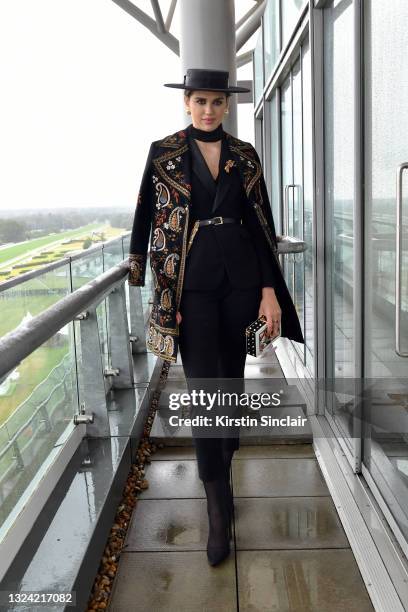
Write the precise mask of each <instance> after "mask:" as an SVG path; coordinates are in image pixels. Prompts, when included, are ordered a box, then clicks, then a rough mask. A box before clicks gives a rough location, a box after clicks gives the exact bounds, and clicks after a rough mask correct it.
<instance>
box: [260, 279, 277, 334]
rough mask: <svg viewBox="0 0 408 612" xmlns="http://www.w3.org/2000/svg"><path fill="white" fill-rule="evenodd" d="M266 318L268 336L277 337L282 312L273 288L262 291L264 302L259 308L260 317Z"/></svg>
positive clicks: (262, 301) (265, 288)
mask: <svg viewBox="0 0 408 612" xmlns="http://www.w3.org/2000/svg"><path fill="white" fill-rule="evenodd" d="M262 315H263V316H264V317H265V318H266V323H267V326H268V335H269V336H275V335H276V334H278V333H279V330H280V324H281V315H282V311H281V309H280V306H279V302H278V300H277V298H276V295H275V290H274V289H273V287H264V288H263V289H262V300H261V304H260V306H259V314H258V316H259V317H261V316H262Z"/></svg>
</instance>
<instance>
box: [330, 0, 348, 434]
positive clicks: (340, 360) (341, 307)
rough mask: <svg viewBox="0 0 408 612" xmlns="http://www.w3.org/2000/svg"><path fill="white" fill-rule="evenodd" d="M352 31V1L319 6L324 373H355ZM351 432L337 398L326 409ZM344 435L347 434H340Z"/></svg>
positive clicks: (340, 374)
mask: <svg viewBox="0 0 408 612" xmlns="http://www.w3.org/2000/svg"><path fill="white" fill-rule="evenodd" d="M353 32H354V8H353V4H352V3H350V2H346V1H344V0H336V1H335V2H333V3H332V5H331V6H329V7H328V8H326V9H325V10H324V125H325V137H324V151H325V210H326V252H325V253H326V282H327V288H328V293H329V296H328V298H329V302H328V309H327V315H328V316H327V324H328V328H327V337H328V345H327V352H326V355H327V359H328V364H327V365H328V372H329V373H330V374H329V376H333V377H334V378H343V377H353V376H355V366H354V338H355V332H354V321H353V308H354V304H353V286H354V275H353V269H354V268H353V259H354V223H353V207H354V155H355V143H354V112H355V111H354V99H355V98H354V60H355V57H354V48H353V44H350V40H353ZM331 410H332V411H333V416H334V417H335V419H336V420H337V422H338V424H339V426H340V427H341V428H342V429H343V430H344V431H345V432H347V433H348V435H351V436H352V435H353V432H352V431H351V430H350V428H351V427H352V423H353V421H352V420H351V419H349V418H348V414H347V410H344V412H343V410H342V400H341V399H336V398H334V405H333V406H332V407H331ZM346 435H347V434H346Z"/></svg>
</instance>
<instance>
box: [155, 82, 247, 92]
mask: <svg viewBox="0 0 408 612" xmlns="http://www.w3.org/2000/svg"><path fill="white" fill-rule="evenodd" d="M164 86H165V87H172V88H174V89H189V90H190V91H219V92H222V93H247V92H249V91H251V90H250V89H248V88H247V87H227V88H225V89H217V88H216V87H186V85H185V84H184V83H164Z"/></svg>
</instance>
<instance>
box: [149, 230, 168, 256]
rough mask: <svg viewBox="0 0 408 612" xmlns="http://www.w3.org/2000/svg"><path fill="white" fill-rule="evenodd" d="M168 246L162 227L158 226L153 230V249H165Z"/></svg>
mask: <svg viewBox="0 0 408 612" xmlns="http://www.w3.org/2000/svg"><path fill="white" fill-rule="evenodd" d="M165 246H166V237H165V235H164V232H163V230H162V229H160V227H156V229H155V230H154V232H153V241H152V251H163V249H164V248H165Z"/></svg>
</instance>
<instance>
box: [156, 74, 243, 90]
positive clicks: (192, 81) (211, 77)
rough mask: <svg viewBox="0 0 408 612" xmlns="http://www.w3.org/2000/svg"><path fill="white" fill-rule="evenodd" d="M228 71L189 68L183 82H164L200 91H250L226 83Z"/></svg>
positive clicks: (178, 87) (169, 85) (171, 85)
mask: <svg viewBox="0 0 408 612" xmlns="http://www.w3.org/2000/svg"><path fill="white" fill-rule="evenodd" d="M228 78H229V73H228V72H227V71H225V70H207V69H205V68H189V69H188V70H187V74H186V75H185V76H184V83H165V84H164V86H165V87H174V88H175V89H191V90H200V91H222V92H225V93H244V92H247V91H251V90H250V89H247V88H246V87H234V86H230V85H229V84H228Z"/></svg>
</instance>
